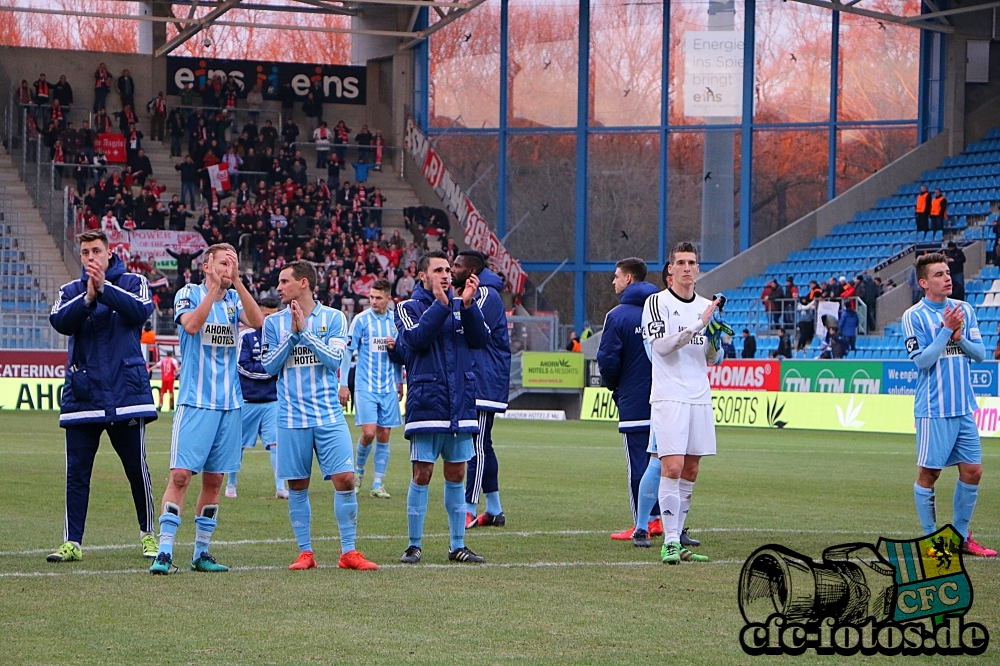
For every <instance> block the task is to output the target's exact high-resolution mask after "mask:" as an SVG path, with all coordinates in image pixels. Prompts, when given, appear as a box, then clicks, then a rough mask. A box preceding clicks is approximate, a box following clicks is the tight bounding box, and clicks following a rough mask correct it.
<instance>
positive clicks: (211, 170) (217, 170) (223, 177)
mask: <svg viewBox="0 0 1000 666" xmlns="http://www.w3.org/2000/svg"><path fill="white" fill-rule="evenodd" d="M208 178H209V180H211V181H212V189H213V190H215V191H216V192H228V191H229V165H228V164H226V163H225V162H222V163H221V164H216V165H214V166H210V167H208Z"/></svg>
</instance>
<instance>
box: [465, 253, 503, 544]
mask: <svg viewBox="0 0 1000 666" xmlns="http://www.w3.org/2000/svg"><path fill="white" fill-rule="evenodd" d="M485 261H486V258H485V256H483V255H482V254H481V253H479V252H476V251H475V250H463V251H462V252H459V253H458V256H457V257H456V258H455V267H454V269H453V273H452V277H453V279H454V281H455V288H456V289H461V288H462V287H464V286H465V281H466V279H467V278H468V277H469V275H470V274H471V273H475V274H476V275H478V276H479V290H478V291H477V292H476V304H477V305H479V309H480V310H482V311H483V318H484V319H485V320H486V328H487V329H489V332H490V338H489V340H488V341H487V344H486V346H485V347H484V348H482V349H474V350H473V351H472V357H473V359H474V360H475V367H476V412H477V415H478V417H479V435H478V436H477V437H476V443H475V444H476V455H475V456H474V457H473V458H472V460H470V461H469V469H468V473H467V475H466V481H465V501H466V503H467V504H468V507H467V508H466V520H465V526H466V528H472V527H484V526H490V525H492V526H495V527H503V526H504V525H505V524H506V522H507V519H506V518H505V517H504V515H503V508H502V507H501V505H500V484H499V479H498V472H499V465H498V463H497V454H496V453H495V452H494V451H493V437H492V433H493V417H494V415H495V414H497V413H503V412H505V411H507V396H508V395H509V394H510V333H509V332H508V331H507V311H506V309H505V308H504V304H503V299H502V298H500V290H501V289H503V280H501V279H500V276H499V275H497V274H496V273H494V272H493V271H491V270H490V269H488V268H486V263H485ZM480 492H483V493H485V494H486V511H484V512H483V513H481V514H480V515H478V516H477V515H476V505H477V504H478V503H479V493H480Z"/></svg>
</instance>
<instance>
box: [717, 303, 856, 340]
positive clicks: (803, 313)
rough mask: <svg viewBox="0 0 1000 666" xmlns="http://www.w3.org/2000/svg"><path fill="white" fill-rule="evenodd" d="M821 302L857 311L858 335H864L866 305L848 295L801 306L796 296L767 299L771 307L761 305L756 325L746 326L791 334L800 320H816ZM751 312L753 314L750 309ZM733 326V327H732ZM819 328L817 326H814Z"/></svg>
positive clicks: (796, 328) (797, 326) (757, 312)
mask: <svg viewBox="0 0 1000 666" xmlns="http://www.w3.org/2000/svg"><path fill="white" fill-rule="evenodd" d="M821 302H831V303H839V304H840V309H839V311H843V309H844V307H845V306H849V307H851V308H853V309H855V310H857V312H858V335H866V334H867V332H868V326H867V322H868V306H867V304H865V302H864V301H862V300H861V299H860V298H859V297H857V296H850V297H848V298H818V299H816V300H814V301H811V304H810V305H809V306H805V307H803V306H801V305H800V301H799V299H796V298H779V299H775V300H773V301H768V303H773V304H774V306H773V307H772V309H770V310H767V309H765V308H764V307H763V306H762V307H760V308H759V309H758V310H757V311H756V314H757V315H759V318H758V321H757V325H756V326H753V325H748V326H746V328H748V329H750V330H757V331H758V332H761V331H765V332H766V331H773V332H775V333H777V331H778V329H782V330H784V331H785V333H788V334H792V333H794V332H795V331H798V330H799V324H800V323H802V322H807V321H812V322H813V323H814V324H815V322H816V316H817V315H816V313H817V305H818V304H819V303H821ZM751 314H754V312H753V311H751ZM734 328H735V327H734ZM816 328H817V329H818V328H819V327H818V326H817V327H816Z"/></svg>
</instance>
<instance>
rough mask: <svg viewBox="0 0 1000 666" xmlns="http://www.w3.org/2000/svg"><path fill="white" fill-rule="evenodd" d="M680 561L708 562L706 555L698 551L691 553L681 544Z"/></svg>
mask: <svg viewBox="0 0 1000 666" xmlns="http://www.w3.org/2000/svg"><path fill="white" fill-rule="evenodd" d="M680 556H681V561H682V562H708V557H706V556H705V555H699V554H698V553H692V552H691V551H690V550H688V549H687V548H684V547H683V546H681V552H680Z"/></svg>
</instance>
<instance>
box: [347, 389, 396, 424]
mask: <svg viewBox="0 0 1000 666" xmlns="http://www.w3.org/2000/svg"><path fill="white" fill-rule="evenodd" d="M372 423H374V424H375V425H377V426H379V427H380V428H396V427H398V426H401V425H403V419H402V417H401V416H400V415H399V396H398V395H397V394H396V392H395V391H393V392H392V393H372V392H370V391H358V390H355V391H354V425H356V426H363V425H371V424H372Z"/></svg>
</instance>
